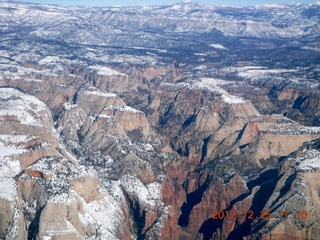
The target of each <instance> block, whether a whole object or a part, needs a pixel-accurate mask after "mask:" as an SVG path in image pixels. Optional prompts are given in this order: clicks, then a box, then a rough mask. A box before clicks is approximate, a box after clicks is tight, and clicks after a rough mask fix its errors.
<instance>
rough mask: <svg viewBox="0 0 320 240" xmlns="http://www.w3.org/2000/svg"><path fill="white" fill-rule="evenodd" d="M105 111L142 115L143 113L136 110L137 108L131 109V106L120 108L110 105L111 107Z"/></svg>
mask: <svg viewBox="0 0 320 240" xmlns="http://www.w3.org/2000/svg"><path fill="white" fill-rule="evenodd" d="M104 109H105V110H112V111H119V112H126V113H136V114H137V113H142V112H141V111H139V110H137V109H135V108H132V107H129V106H121V107H118V106H113V105H110V106H107V107H105V108H104Z"/></svg>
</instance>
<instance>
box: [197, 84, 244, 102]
mask: <svg viewBox="0 0 320 240" xmlns="http://www.w3.org/2000/svg"><path fill="white" fill-rule="evenodd" d="M231 83H234V82H233V81H225V80H222V79H215V78H202V79H201V80H200V81H199V82H196V83H194V84H192V87H191V88H193V89H194V88H200V89H208V90H210V91H212V92H217V93H219V94H221V97H222V99H223V101H224V102H225V103H228V104H241V103H246V102H247V101H246V100H245V99H243V98H241V97H238V96H234V95H231V94H229V93H228V92H227V91H226V90H224V89H223V88H221V87H220V86H221V85H227V84H231Z"/></svg>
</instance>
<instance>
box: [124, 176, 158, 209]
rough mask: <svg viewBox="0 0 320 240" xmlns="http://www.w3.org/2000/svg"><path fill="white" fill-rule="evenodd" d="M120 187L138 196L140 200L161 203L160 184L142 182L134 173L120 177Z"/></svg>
mask: <svg viewBox="0 0 320 240" xmlns="http://www.w3.org/2000/svg"><path fill="white" fill-rule="evenodd" d="M120 185H121V187H122V188H123V189H124V190H125V191H126V192H128V193H129V194H130V195H133V196H136V197H138V198H139V200H140V202H142V203H144V204H146V205H150V206H156V205H158V204H160V205H161V204H163V203H162V202H161V188H162V187H161V185H160V184H159V183H157V182H153V183H150V184H148V185H146V184H144V183H143V182H141V181H140V180H139V178H137V177H136V176H135V175H131V176H130V175H124V176H122V177H121V179H120Z"/></svg>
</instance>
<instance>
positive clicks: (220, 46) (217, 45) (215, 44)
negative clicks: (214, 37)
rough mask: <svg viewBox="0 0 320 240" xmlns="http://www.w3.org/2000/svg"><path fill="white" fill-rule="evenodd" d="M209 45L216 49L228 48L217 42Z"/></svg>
mask: <svg viewBox="0 0 320 240" xmlns="http://www.w3.org/2000/svg"><path fill="white" fill-rule="evenodd" d="M209 46H210V47H213V48H217V49H223V50H228V48H226V47H224V46H223V45H221V44H217V43H213V44H210V45H209Z"/></svg>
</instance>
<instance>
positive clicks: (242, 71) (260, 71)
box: [237, 66, 298, 78]
mask: <svg viewBox="0 0 320 240" xmlns="http://www.w3.org/2000/svg"><path fill="white" fill-rule="evenodd" d="M237 70H238V72H239V73H238V76H240V77H243V78H253V77H259V76H262V75H270V74H279V73H286V72H296V71H298V70H296V69H280V68H279V69H268V68H265V67H257V66H255V67H250V66H248V67H242V68H237Z"/></svg>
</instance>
